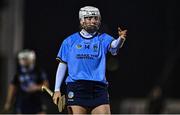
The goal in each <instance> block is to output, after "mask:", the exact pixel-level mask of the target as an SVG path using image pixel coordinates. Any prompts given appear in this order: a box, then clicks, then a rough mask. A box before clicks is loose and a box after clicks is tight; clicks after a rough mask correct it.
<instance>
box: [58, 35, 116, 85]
mask: <svg viewBox="0 0 180 115" xmlns="http://www.w3.org/2000/svg"><path fill="white" fill-rule="evenodd" d="M113 39H114V38H113V37H111V36H110V35H108V34H105V33H104V34H96V35H95V36H94V37H92V38H88V39H87V38H84V37H83V36H81V34H80V33H79V32H77V33H74V34H72V35H70V36H69V37H68V38H66V39H65V40H64V41H63V43H62V44H61V47H60V50H59V52H58V55H57V58H58V59H59V60H61V61H62V62H64V63H67V66H68V77H67V78H66V83H67V82H74V81H76V80H91V81H100V82H103V83H106V84H107V81H106V77H105V70H106V54H107V52H108V51H109V52H111V53H114V52H116V51H117V49H112V48H111V47H110V44H111V42H112V40H113Z"/></svg>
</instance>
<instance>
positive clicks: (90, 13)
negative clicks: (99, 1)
mask: <svg viewBox="0 0 180 115" xmlns="http://www.w3.org/2000/svg"><path fill="white" fill-rule="evenodd" d="M88 17H96V18H97V23H96V24H93V25H87V24H86V23H85V18H88ZM79 20H80V25H81V28H82V29H85V30H86V31H87V32H88V33H94V32H96V31H97V30H99V27H100V23H101V15H100V11H99V9H98V8H96V7H93V6H85V7H83V8H81V9H80V10H79Z"/></svg>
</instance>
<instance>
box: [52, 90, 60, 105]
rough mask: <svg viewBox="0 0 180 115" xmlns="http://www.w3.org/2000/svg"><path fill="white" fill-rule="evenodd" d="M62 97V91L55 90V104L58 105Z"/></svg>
mask: <svg viewBox="0 0 180 115" xmlns="http://www.w3.org/2000/svg"><path fill="white" fill-rule="evenodd" d="M60 98H61V92H60V91H55V92H54V96H53V102H54V104H56V105H57V104H58V101H59V99H60Z"/></svg>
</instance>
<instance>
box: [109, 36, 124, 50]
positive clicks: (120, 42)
mask: <svg viewBox="0 0 180 115" xmlns="http://www.w3.org/2000/svg"><path fill="white" fill-rule="evenodd" d="M124 41H125V39H123V38H120V37H119V38H118V39H115V40H113V41H112V42H111V48H121V47H122V46H123V44H124Z"/></svg>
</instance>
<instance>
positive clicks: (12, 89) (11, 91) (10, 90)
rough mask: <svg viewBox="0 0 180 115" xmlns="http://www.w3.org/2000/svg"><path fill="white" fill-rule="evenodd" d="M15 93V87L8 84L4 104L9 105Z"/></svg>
mask: <svg viewBox="0 0 180 115" xmlns="http://www.w3.org/2000/svg"><path fill="white" fill-rule="evenodd" d="M15 92H16V86H14V85H12V84H10V85H9V88H8V94H7V99H6V103H11V101H12V98H13V96H14V94H15Z"/></svg>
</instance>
